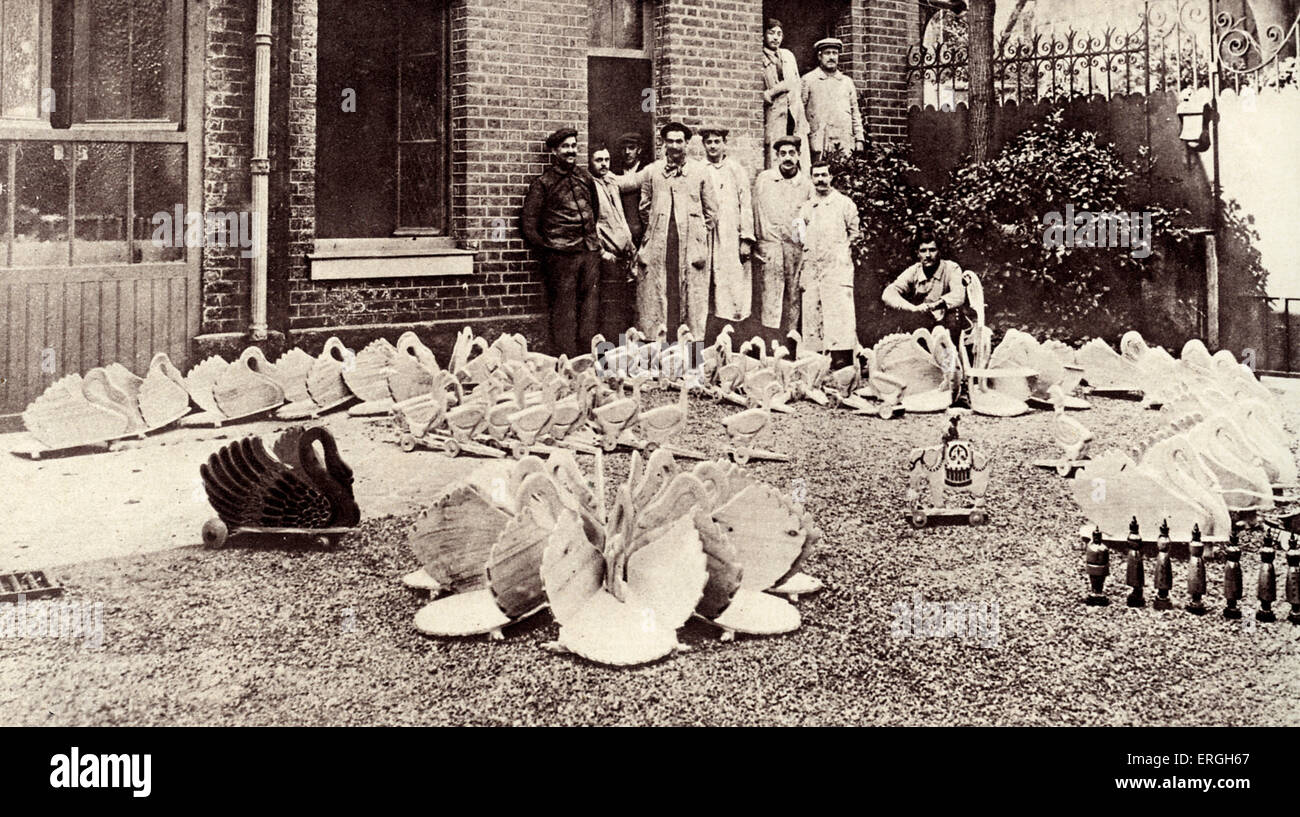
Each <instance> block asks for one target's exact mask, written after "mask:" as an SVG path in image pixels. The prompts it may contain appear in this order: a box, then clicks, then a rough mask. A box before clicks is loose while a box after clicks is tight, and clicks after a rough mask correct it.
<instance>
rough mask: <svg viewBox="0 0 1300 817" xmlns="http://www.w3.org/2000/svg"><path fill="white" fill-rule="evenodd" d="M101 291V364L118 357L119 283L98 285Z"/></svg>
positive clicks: (111, 282) (107, 282)
mask: <svg viewBox="0 0 1300 817" xmlns="http://www.w3.org/2000/svg"><path fill="white" fill-rule="evenodd" d="M96 288H97V289H98V290H99V363H100V364H102V363H107V362H112V361H113V360H114V359H115V358H116V356H117V282H116V281H105V282H103V283H102V284H98V285H97V286H96Z"/></svg>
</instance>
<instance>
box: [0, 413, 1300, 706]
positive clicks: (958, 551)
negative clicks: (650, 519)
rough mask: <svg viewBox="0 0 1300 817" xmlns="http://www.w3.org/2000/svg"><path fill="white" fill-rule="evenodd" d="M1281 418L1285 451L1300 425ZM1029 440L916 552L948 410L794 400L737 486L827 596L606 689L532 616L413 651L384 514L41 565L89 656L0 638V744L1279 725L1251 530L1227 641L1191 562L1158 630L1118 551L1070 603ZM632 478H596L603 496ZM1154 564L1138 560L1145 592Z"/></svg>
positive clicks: (1039, 416)
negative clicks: (781, 456) (159, 729)
mask: <svg viewBox="0 0 1300 817" xmlns="http://www.w3.org/2000/svg"><path fill="white" fill-rule="evenodd" d="M652 399H653V400H654V401H656V402H666V401H667V400H668V399H671V398H670V397H667V396H663V395H659V396H656V397H654V398H652ZM1288 399H1289V400H1290V401H1291V402H1290V405H1289V407H1288V411H1289V415H1288V422H1289V424H1290V426H1291V430H1292V431H1293V432H1294V430H1295V429H1296V428H1297V427H1300V426H1298V424H1297V420H1300V411H1298V410H1297V409H1298V408H1300V406H1298V405H1297V401H1296V400H1295V399H1294V398H1288ZM1094 406H1095V408H1094V410H1092V411H1090V412H1087V413H1082V414H1076V415H1074V416H1076V417H1078V418H1079V419H1080V420H1082V421H1083V422H1085V423H1086V424H1087V425H1088V426H1089V427H1090V428H1091V429H1092V430H1093V431H1094V433H1096V434H1097V437H1098V439H1097V445H1098V448H1099V449H1104V448H1105V447H1107V446H1108V445H1109V444H1111V443H1115V444H1123V443H1126V442H1128V441H1131V440H1133V439H1136V438H1137V437H1139V436H1141V435H1142V434H1144V433H1147V432H1149V431H1151V430H1153V429H1154V428H1155V427H1156V426H1157V425H1158V424H1159V415H1158V414H1157V413H1156V412H1142V411H1141V410H1139V408H1138V406H1137V405H1136V404H1134V403H1127V402H1122V401H1107V400H1100V399H1098V400H1094ZM692 409H693V417H692V423H691V433H690V434H688V435H687V438H686V439H684V440H683V443H684V444H687V445H693V446H695V447H698V448H700V449H702V450H704V451H705V452H707V453H711V454H719V455H720V454H721V453H722V451H723V445H724V437H723V435H722V433H721V427H720V426H719V425H718V422H717V421H718V419H719V418H720V417H722V416H723V415H724V414H726V413H728V412H730V411H732V410H734V409H732V408H730V407H719V406H715V405H713V404H710V403H705V402H701V401H694V402H693V406H692ZM1049 422H1050V414H1049V413H1046V412H1038V413H1034V414H1032V415H1030V416H1027V417H1023V418H1017V419H1002V420H999V419H992V418H984V417H971V418H967V419H966V420H964V421H963V424H962V432H963V436H966V437H969V438H971V439H973V440H975V441H977V442H978V443H980V444H981V445H983V446H984V447H985V448H986V450H988V451H989V452H990V453H991V455H992V457H993V469H994V470H993V478H992V480H991V483H990V489H989V497H988V500H989V502H988V504H989V506H990V509H991V516H992V522H991V524H990V525H988V526H986V527H983V528H973V529H972V528H968V527H964V526H963V527H951V528H937V529H930V530H924V531H914V530H912V529H911V528H909V527H907V525H906V524H904V522H903V521H902V518H901V514H900V510H901V503H902V499H903V492H904V490H905V476H904V474H903V471H902V465H903V461H904V458H905V454H906V452H907V450H908V449H909V448H910V447H912V446H915V445H931V444H933V443H934V442H935V441H937V439H938V436H939V434H940V433H941V432H942V430H943V428H944V427H945V425H946V421H945V420H944V419H943V417H942V416H934V415H931V416H911V417H905V418H902V419H900V420H895V421H892V422H886V421H882V420H877V419H871V418H860V417H853V416H851V415H849V414H846V413H838V412H833V411H829V410H825V409H821V408H818V407H816V406H813V405H811V404H800V407H799V411H798V413H797V414H794V415H788V416H780V415H778V417H777V419H776V421H775V433H772V432H768V435H767V437H766V439H765V440H764V441H762V444H763V445H765V446H766V447H768V448H778V449H781V450H784V451H786V452H789V453H790V454H791V455H792V458H793V461H792V462H790V463H756V464H752V465H751V466H750V468H751V469H752V471H753V472H754V473H756V474H757V475H759V476H760V477H761V478H762V479H764V480H766V481H768V482H770V483H771V484H773V485H776V486H777V487H779V488H781V489H782V490H789V491H791V492H794V493H799V492H803V493H804V494H805V495H806V504H807V507H808V509H809V510H810V511H811V512H812V513H813V515H814V517H815V518H816V519H817V521H818V524H819V525H820V526H821V527H822V529H823V530H824V532H825V540H824V542H823V544H822V546H821V548H820V549H819V550H818V551H817V552H816V553H815V554H814V555H813V557H812V558H811V559H810V560H809V562H808V563H807V565H806V566H805V569H806V571H807V572H809V573H811V574H813V575H815V576H817V577H819V578H821V579H822V580H823V581H824V582H825V583H826V586H827V587H826V589H825V590H824V591H823V592H821V593H819V594H817V595H815V596H811V597H807V598H805V599H802V600H801V601H800V602H799V608H800V611H801V613H802V615H803V627H802V628H801V629H800V630H798V631H796V632H794V633H791V634H789V635H786V636H781V637H777V638H749V637H745V636H738V637H737V639H736V641H735V642H733V643H722V642H720V641H719V640H718V635H717V631H716V630H714V629H712V628H711V627H709V626H706V625H704V624H702V623H700V622H696V621H692V622H691V623H690V624H688V625H687V626H686V627H685V628H683V629H682V631H681V632H680V637H681V640H682V641H683V642H684V643H685V644H687V645H689V646H690V647H691V651H690V652H687V653H684V654H678V655H675V656H672V657H670V658H668V659H666V660H664V661H661V662H659V663H657V664H653V665H650V666H647V667H641V668H635V669H624V670H616V669H611V668H606V667H602V666H598V665H594V664H591V663H588V662H585V661H583V660H581V659H578V658H575V657H571V656H554V655H551V654H549V653H547V652H545V651H543V650H542V649H541V648H540V645H541V644H542V643H543V642H546V641H549V640H552V639H554V638H555V637H556V635H557V631H558V625H557V624H555V623H554V621H553V620H552V619H551V617H550V615H549V614H548V613H545V612H543V613H541V614H539V615H537V616H534V617H533V618H532V619H529V620H528V621H526V622H524V623H522V624H519V625H516V626H514V627H512V628H509V629H507V630H506V640H505V641H503V642H496V643H492V642H489V641H487V640H486V639H482V638H476V639H466V640H435V639H430V638H426V637H424V636H422V635H420V634H419V633H418V632H416V631H415V629H414V626H413V624H412V618H413V616H414V614H415V612H416V611H417V610H418V609H419V608H420V606H421V605H422V604H423V603H424V601H423V599H422V598H420V597H419V596H418V595H417V594H415V593H413V592H411V591H409V590H407V589H406V588H404V587H403V586H402V585H401V584H400V583H399V582H398V578H399V577H400V576H401V575H402V574H404V573H406V572H407V571H409V570H411V569H413V568H414V567H415V566H416V565H415V564H414V559H413V556H412V554H411V552H410V550H409V548H408V547H407V545H406V531H407V529H408V526H409V524H410V519H411V517H409V516H386V517H382V518H370V519H366V520H365V521H364V523H363V525H362V529H361V530H360V531H359V532H358V533H357V534H356V535H353V536H350V537H347V538H345V539H344V540H343V542H342V545H341V547H340V548H338V549H314V548H311V547H304V546H301V545H283V546H275V545H253V546H245V547H233V548H229V549H227V550H222V551H205V550H202V549H199V548H180V549H174V550H170V551H165V552H161V553H154V554H149V555H146V556H137V557H131V558H123V559H116V560H111V561H99V562H92V563H87V564H81V565H78V566H75V567H71V568H67V569H65V570H63V571H61V572H60V575H61V577H62V578H63V579H64V582H65V585H66V586H67V588H68V590H67V593H66V595H65V597H64V598H65V599H66V600H76V601H82V602H86V603H91V604H93V603H102V604H103V634H104V637H103V644H102V647H99V648H96V647H94V646H93V645H92V644H89V643H87V642H86V641H85V640H83V639H75V638H65V639H26V638H5V639H0V723H3V724H63V725H110V724H112V725H117V724H130V725H152V724H167V725H173V724H186V725H189V724H236V725H264V724H282V725H288V724H302V725H354V724H356V725H365V724H665V725H667V724H710V725H722V724H781V725H813V724H890V725H899V724H1044V725H1048V724H1052V725H1063V724H1071V725H1074V724H1077V725H1085V724H1086V725H1131V724H1132V725H1136V724H1169V725H1173V724H1178V725H1191V724H1216V725H1220V724H1222V725H1227V724H1260V725H1263V724H1269V725H1284V724H1289V725H1298V724H1300V706H1297V704H1296V703H1295V702H1296V701H1297V700H1300V671H1298V670H1300V627H1296V626H1292V625H1290V624H1287V623H1286V622H1285V618H1284V617H1283V620H1282V621H1281V622H1279V623H1277V624H1272V625H1259V626H1258V627H1253V626H1250V625H1253V624H1254V621H1253V612H1254V609H1255V606H1256V603H1255V601H1254V598H1253V591H1254V583H1255V569H1256V566H1257V564H1258V560H1257V558H1256V557H1255V553H1256V551H1257V549H1258V547H1259V541H1260V537H1259V534H1258V533H1249V534H1247V535H1246V536H1245V537H1244V539H1243V549H1244V551H1245V555H1244V556H1243V559H1242V564H1243V568H1244V569H1245V571H1244V572H1245V574H1246V575H1245V579H1246V581H1245V583H1246V588H1247V590H1246V595H1247V599H1246V600H1245V601H1244V602H1243V606H1244V608H1245V610H1246V620H1245V623H1243V622H1228V621H1225V620H1223V619H1222V618H1221V617H1220V616H1219V615H1218V614H1217V613H1218V610H1219V608H1221V607H1222V595H1221V585H1222V582H1221V579H1222V566H1221V564H1220V563H1214V562H1211V563H1210V564H1209V565H1208V573H1209V578H1210V594H1209V599H1208V601H1209V604H1210V606H1211V608H1212V610H1213V614H1212V615H1207V616H1205V617H1202V618H1197V617H1194V616H1192V615H1190V614H1187V613H1185V612H1183V611H1182V609H1181V604H1182V603H1183V602H1184V601H1185V599H1186V596H1185V593H1183V592H1182V588H1183V587H1184V582H1185V578H1186V573H1185V570H1186V562H1185V561H1175V564H1174V582H1175V592H1174V596H1175V601H1176V604H1177V605H1178V606H1177V607H1176V609H1175V610H1173V611H1169V612H1156V611H1154V610H1152V609H1150V607H1147V608H1146V609H1139V610H1132V609H1128V608H1126V607H1125V606H1124V603H1123V598H1124V593H1125V588H1124V587H1123V586H1122V584H1123V559H1122V557H1120V556H1119V555H1118V554H1113V555H1112V561H1111V565H1112V574H1111V579H1110V581H1109V582H1108V588H1109V591H1110V593H1109V594H1110V597H1111V600H1112V604H1111V606H1109V607H1106V608H1092V607H1086V606H1085V605H1084V604H1083V598H1084V596H1085V591H1086V579H1085V576H1084V571H1083V556H1082V551H1081V548H1080V545H1079V543H1078V542H1077V541H1076V536H1077V531H1078V529H1079V526H1080V525H1081V524H1082V522H1083V517H1082V515H1081V514H1080V513H1079V512H1078V510H1077V508H1076V506H1075V504H1074V502H1073V501H1072V500H1071V499H1070V496H1069V492H1068V490H1067V483H1066V482H1065V481H1064V480H1061V479H1059V478H1058V477H1056V476H1055V475H1052V474H1049V473H1048V472H1045V471H1040V470H1037V469H1033V468H1031V467H1030V466H1029V464H1028V463H1029V462H1030V461H1031V460H1033V459H1035V458H1037V457H1040V456H1044V452H1045V451H1046V450H1047V442H1046V441H1047V440H1049V439H1050V436H1049V433H1050V430H1049ZM408 456H411V457H416V456H418V457H422V458H425V459H426V460H427V462H428V465H429V468H430V469H437V468H438V467H439V464H440V463H443V464H445V459H444V458H442V457H441V455H439V454H435V453H433V452H422V453H419V454H411V455H408ZM627 459H628V458H627V457H626V456H625V455H621V454H620V455H614V456H611V457H608V458H607V466H608V473H607V480H608V483H609V485H610V486H611V488H612V486H613V485H616V484H617V483H618V482H620V481H621V480H622V478H623V477H624V476H625V474H626V470H627ZM584 462H585V463H587V464H589V463H590V459H589V458H584ZM352 465H353V467H354V469H356V470H357V471H362V470H363V469H365V467H366V464H365V462H355V461H354V462H353V463H352ZM362 511H363V514H364V513H365V511H366V509H365V507H364V506H363V508H362ZM1278 561H1279V563H1282V562H1283V560H1282V559H1281V558H1279V560H1278ZM1284 567H1285V565H1284V564H1279V570H1278V574H1279V579H1281V577H1282V574H1283V569H1284ZM1152 570H1153V563H1152V562H1151V561H1150V560H1148V563H1147V576H1148V582H1150V580H1151V574H1152ZM1148 592H1149V594H1150V595H1154V591H1151V590H1149V591H1148ZM917 594H919V595H920V596H923V597H924V599H925V600H926V601H931V602H965V603H968V604H971V605H975V606H976V609H981V608H980V607H979V605H984V607H983V608H982V609H985V610H987V612H988V613H989V615H990V618H988V619H985V621H986V624H991V625H993V627H992V628H989V629H986V631H985V632H984V637H983V638H966V639H962V638H954V637H948V638H943V637H903V638H900V637H896V636H895V635H894V634H892V633H891V625H892V624H894V622H895V619H896V616H895V613H894V612H893V609H892V608H893V607H894V605H895V604H896V603H903V604H908V605H910V604H911V603H912V602H913V601H914V600H915V598H916V595H917ZM1278 609H1281V610H1285V609H1286V605H1285V604H1279V605H1278Z"/></svg>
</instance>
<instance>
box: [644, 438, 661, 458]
mask: <svg viewBox="0 0 1300 817" xmlns="http://www.w3.org/2000/svg"><path fill="white" fill-rule="evenodd" d="M658 450H659V443H657V442H655V441H654V440H648V441H647V442H646V444H645V453H646V454H647V455H649V454H653V453H654V452H656V451H658Z"/></svg>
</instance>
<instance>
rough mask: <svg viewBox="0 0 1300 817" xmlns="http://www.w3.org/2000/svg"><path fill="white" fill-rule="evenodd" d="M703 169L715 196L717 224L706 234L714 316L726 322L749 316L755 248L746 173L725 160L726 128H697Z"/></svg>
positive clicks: (751, 209) (737, 320) (752, 213)
mask: <svg viewBox="0 0 1300 817" xmlns="http://www.w3.org/2000/svg"><path fill="white" fill-rule="evenodd" d="M699 133H700V138H701V139H702V140H703V141H704V157H705V158H706V159H707V160H708V161H707V162H705V165H704V167H705V169H706V170H708V172H709V175H710V176H712V177H713V186H714V189H715V190H716V192H717V194H718V221H717V224H716V225H715V226H714V228H713V232H711V233H710V234H709V264H710V266H711V267H712V271H713V313H714V314H715V315H717V316H718V317H719V318H720V319H722V320H723V321H727V322H732V323H735V322H739V321H743V320H744V319H745V318H748V317H749V311H750V300H751V298H752V296H753V279H752V278H751V276H750V267H749V254H750V252H751V251H752V249H753V246H754V207H753V204H751V203H750V196H749V173H748V171H746V170H745V168H743V167H741V165H740V163H739V162H737V161H736V160H735V159H728V158H727V133H728V131H727V129H726V128H722V127H717V126H709V127H704V128H700V131H699Z"/></svg>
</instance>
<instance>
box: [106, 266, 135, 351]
mask: <svg viewBox="0 0 1300 817" xmlns="http://www.w3.org/2000/svg"><path fill="white" fill-rule="evenodd" d="M134 355H135V281H118V282H117V347H116V348H114V349H113V351H112V353H111V354H109V355H106V357H109V358H111V359H113V360H118V361H121V360H127V361H130V360H131V359H132V358H133V357H134Z"/></svg>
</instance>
